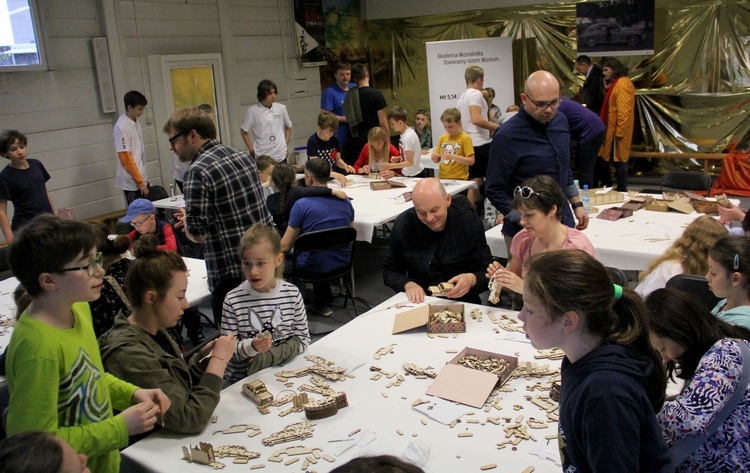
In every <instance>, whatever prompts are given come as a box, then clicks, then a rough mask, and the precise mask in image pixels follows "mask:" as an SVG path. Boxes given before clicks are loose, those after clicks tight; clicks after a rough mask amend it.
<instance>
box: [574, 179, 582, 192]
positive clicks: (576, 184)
mask: <svg viewBox="0 0 750 473" xmlns="http://www.w3.org/2000/svg"><path fill="white" fill-rule="evenodd" d="M573 184H575V186H576V190H578V195H581V186H579V185H578V179H574V180H573Z"/></svg>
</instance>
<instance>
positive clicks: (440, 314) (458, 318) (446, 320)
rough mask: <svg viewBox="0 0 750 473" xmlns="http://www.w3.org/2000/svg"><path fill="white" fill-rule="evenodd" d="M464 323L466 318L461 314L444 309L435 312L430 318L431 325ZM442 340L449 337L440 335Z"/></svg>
mask: <svg viewBox="0 0 750 473" xmlns="http://www.w3.org/2000/svg"><path fill="white" fill-rule="evenodd" d="M463 321H464V316H463V314H462V313H460V312H454V311H452V310H448V309H443V310H439V311H436V312H433V313H432V315H431V316H430V323H431V324H460V323H461V322H463ZM438 337H440V338H448V336H447V335H438Z"/></svg>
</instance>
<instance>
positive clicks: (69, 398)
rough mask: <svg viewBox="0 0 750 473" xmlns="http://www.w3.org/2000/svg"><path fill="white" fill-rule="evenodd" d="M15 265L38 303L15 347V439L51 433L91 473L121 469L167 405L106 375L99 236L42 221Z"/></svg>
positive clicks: (81, 227)
mask: <svg viewBox="0 0 750 473" xmlns="http://www.w3.org/2000/svg"><path fill="white" fill-rule="evenodd" d="M8 262H9V263H10V267H11V270H12V271H13V274H14V275H15V276H16V277H17V278H18V279H19V281H20V282H21V284H23V286H24V287H25V288H26V291H27V292H28V295H29V296H30V298H31V304H30V305H29V306H28V308H26V310H24V311H23V313H22V314H21V315H20V316H19V319H18V323H17V325H16V327H15V329H14V330H13V335H12V336H11V340H10V344H9V346H8V358H7V366H6V368H7V379H8V388H9V391H10V408H9V410H8V417H7V431H8V435H13V434H17V433H20V432H27V431H44V432H50V433H52V434H55V435H57V436H58V437H60V438H61V439H63V440H65V441H67V442H68V443H69V444H70V445H72V446H73V448H74V449H75V450H76V451H77V452H79V453H82V454H84V455H86V456H88V457H89V462H88V465H89V466H90V468H91V470H92V471H96V472H113V473H114V472H118V471H119V464H120V453H119V452H118V449H120V448H123V447H125V446H127V444H128V436H129V435H136V434H140V433H143V432H146V431H149V430H151V429H153V428H154V425H155V424H156V422H157V418H158V417H157V416H160V415H161V414H163V413H164V412H166V411H167V409H169V399H167V397H166V396H165V395H164V393H163V392H162V391H161V389H140V388H138V387H136V386H133V385H132V384H130V383H126V382H124V381H121V380H119V379H117V378H115V377H114V376H112V375H110V374H109V373H106V372H105V371H104V369H103V368H102V361H101V356H100V354H99V347H98V346H97V342H96V337H95V336H94V328H93V323H92V321H91V312H90V310H89V305H88V302H89V301H93V300H96V299H97V298H98V297H99V293H100V291H101V287H102V277H103V276H104V269H103V268H102V266H101V253H97V251H96V237H95V236H94V233H93V230H92V229H91V227H90V226H88V225H87V224H85V223H83V222H78V221H75V220H62V219H59V218H57V217H54V216H52V215H40V216H38V217H36V218H34V219H33V220H32V221H31V222H30V223H29V225H28V226H27V227H26V228H24V229H23V230H22V231H21V232H20V233H19V234H18V235H17V237H16V239H15V241H14V242H13V243H12V244H11V245H10V248H9V252H8ZM131 404H134V405H132V406H131ZM113 409H116V410H119V411H122V412H121V413H120V414H118V415H116V416H115V415H114V414H113Z"/></svg>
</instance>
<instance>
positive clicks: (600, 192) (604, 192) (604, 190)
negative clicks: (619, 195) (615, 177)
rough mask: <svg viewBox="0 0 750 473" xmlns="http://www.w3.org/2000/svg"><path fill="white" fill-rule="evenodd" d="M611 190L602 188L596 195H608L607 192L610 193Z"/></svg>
mask: <svg viewBox="0 0 750 473" xmlns="http://www.w3.org/2000/svg"><path fill="white" fill-rule="evenodd" d="M611 190H612V188H611V187H605V188H603V189H600V190H598V191H596V193H597V194H606V193H608V192H609V191H611Z"/></svg>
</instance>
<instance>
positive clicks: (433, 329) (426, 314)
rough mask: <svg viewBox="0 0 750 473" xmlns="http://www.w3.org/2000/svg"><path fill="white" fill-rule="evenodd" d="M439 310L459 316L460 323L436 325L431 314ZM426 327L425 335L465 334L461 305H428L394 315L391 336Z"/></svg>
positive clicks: (464, 316) (464, 318)
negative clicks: (455, 313)
mask: <svg viewBox="0 0 750 473" xmlns="http://www.w3.org/2000/svg"><path fill="white" fill-rule="evenodd" d="M441 310H450V311H452V312H457V313H459V314H461V322H458V323H437V322H435V321H433V314H435V313H436V312H440V311H441ZM425 325H426V326H427V333H463V332H466V315H465V314H464V305H463V304H435V305H433V304H429V305H426V306H423V307H417V308H416V309H410V310H407V311H404V312H400V313H398V314H396V319H395V320H394V321H393V332H392V333H393V334H394V335H395V334H397V333H401V332H406V331H407V330H412V329H415V328H418V327H423V326H425Z"/></svg>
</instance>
